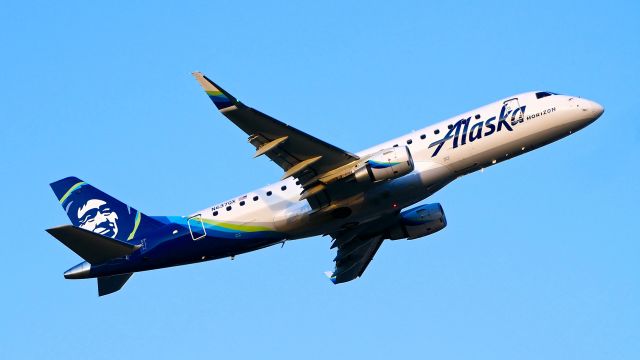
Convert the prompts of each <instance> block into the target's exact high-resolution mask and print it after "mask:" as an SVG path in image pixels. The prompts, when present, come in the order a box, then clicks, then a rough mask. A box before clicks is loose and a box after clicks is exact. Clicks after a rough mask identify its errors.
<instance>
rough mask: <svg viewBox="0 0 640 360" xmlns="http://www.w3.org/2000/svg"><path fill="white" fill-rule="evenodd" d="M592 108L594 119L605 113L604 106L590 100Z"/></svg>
mask: <svg viewBox="0 0 640 360" xmlns="http://www.w3.org/2000/svg"><path fill="white" fill-rule="evenodd" d="M590 103H591V104H590V106H589V107H590V110H591V113H592V114H593V120H595V119H597V118H599V117H600V116H601V115H602V114H603V113H604V106H602V105H600V104H598V103H597V102H595V101H590Z"/></svg>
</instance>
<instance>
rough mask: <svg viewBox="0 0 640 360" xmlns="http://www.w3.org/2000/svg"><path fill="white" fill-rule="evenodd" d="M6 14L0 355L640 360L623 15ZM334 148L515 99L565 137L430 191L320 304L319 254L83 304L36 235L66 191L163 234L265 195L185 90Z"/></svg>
mask: <svg viewBox="0 0 640 360" xmlns="http://www.w3.org/2000/svg"><path fill="white" fill-rule="evenodd" d="M429 3H430V2H425V1H415V2H404V1H397V2H391V3H390V2H379V3H372V2H364V1H363V2H349V3H345V2H339V1H323V2H316V3H313V4H296V5H297V6H291V5H290V4H289V3H287V2H274V3H272V2H269V3H265V2H244V1H234V2H221V3H218V2H213V1H201V2H187V1H182V2H179V3H177V4H168V3H167V4H163V3H158V2H142V1H140V2H127V3H125V4H120V5H115V4H113V3H110V2H109V3H107V2H104V3H96V2H79V1H78V2H64V5H63V4H62V3H52V2H44V1H43V2H31V1H17V2H6V3H5V4H4V5H3V10H2V11H1V12H0V30H1V32H0V33H1V34H2V35H0V36H1V39H2V42H1V44H2V56H1V57H0V81H1V83H2V87H0V121H2V131H1V132H0V161H1V162H2V167H1V169H2V170H1V171H2V176H1V180H0V185H1V188H2V189H3V191H2V197H3V202H2V205H1V206H0V211H1V212H0V218H1V219H2V229H3V236H2V244H3V245H2V247H3V251H2V254H4V256H3V259H2V265H1V268H0V269H1V270H2V274H3V275H4V276H3V288H4V291H3V292H2V294H3V296H2V297H0V308H1V309H2V310H1V312H0V314H1V315H2V321H1V322H0V323H1V324H2V325H0V357H2V358H7V359H9V358H24V359H36V358H43V357H44V358H59V357H62V356H65V357H66V358H80V357H89V358H94V359H113V358H124V357H131V358H133V357H138V358H140V357H142V358H151V357H153V358H155V359H173V358H177V357H180V358H193V357H204V356H209V357H215V358H229V357H233V358H258V357H260V358H265V357H270V358H271V357H277V358H279V359H298V358H310V359H326V358H335V357H338V358H346V357H351V358H367V359H388V358H391V357H393V358H398V357H399V358H434V359H436V358H446V359H469V358H473V359H513V358H516V359H581V360H584V359H602V358H607V359H631V358H639V357H640V307H639V306H638V304H640V265H639V261H638V258H639V255H640V243H639V241H638V235H637V230H636V228H637V224H638V214H639V211H638V202H639V201H640V185H639V184H640V182H639V180H640V179H639V178H640V170H638V158H639V155H640V153H639V150H638V148H639V145H640V126H639V125H638V119H637V114H636V111H635V110H636V108H637V103H638V96H639V95H640V91H639V90H640V86H639V85H638V84H640V72H639V71H638V58H640V42H639V41H638V34H640V22H638V20H637V18H638V15H640V7H639V5H638V3H637V2H634V1H626V2H625V1H607V2H596V3H592V4H590V3H589V2H583V1H580V2H578V1H575V2H570V1H569V2H558V1H535V2H507V1H505V2H466V1H464V2H457V3H451V4H449V3H446V2H435V4H429ZM195 70H199V71H203V72H204V73H205V74H207V75H208V76H209V77H211V78H212V79H214V80H215V81H217V82H219V83H220V84H221V85H222V86H224V87H225V88H226V89H227V90H229V91H230V92H231V93H232V94H234V95H235V96H236V97H238V98H239V99H241V100H242V101H243V102H245V103H247V104H249V105H251V106H253V107H255V108H258V109H260V110H262V111H264V112H266V113H268V114H270V115H272V116H274V117H276V118H279V119H281V120H283V121H285V122H287V123H289V124H291V125H293V126H296V127H297V128H299V129H302V130H304V131H307V132H310V133H312V134H314V135H315V136H317V137H319V138H322V139H324V140H326V141H329V142H331V143H333V144H336V145H337V146H340V147H343V148H345V149H347V150H350V151H354V152H355V151H358V150H361V149H364V148H367V147H369V146H371V145H373V144H376V143H379V142H382V141H384V140H385V139H387V138H390V137H392V136H397V135H401V134H403V133H406V132H408V131H411V130H413V129H418V128H421V127H423V126H426V125H428V124H430V123H433V122H436V121H438V120H442V119H444V118H447V117H449V116H453V115H456V114H458V113H461V112H463V111H466V110H469V109H472V108H474V107H477V106H480V105H483V104H485V103H488V102H491V101H494V100H497V99H499V98H502V97H505V96H508V95H511V94H514V93H518V92H523V91H529V90H534V89H544V90H551V91H556V92H560V93H565V94H573V95H579V96H583V97H586V98H589V99H593V100H595V101H598V102H599V103H602V104H603V105H604V106H605V107H606V112H605V114H604V115H603V117H602V118H601V119H600V120H598V121H597V122H595V123H594V124H592V125H591V126H589V127H588V128H586V129H585V130H583V131H581V132H579V133H577V134H575V135H573V136H570V137H568V138H566V139H563V140H561V141H559V142H557V143H554V144H551V145H549V146H547V147H545V148H542V149H539V150H537V151H534V152H532V153H529V154H526V155H524V156H521V157H519V158H516V159H513V160H511V161H508V162H506V163H502V164H500V165H498V166H495V167H492V168H489V169H487V170H486V171H485V172H484V173H476V174H472V175H469V176H466V177H464V178H462V179H459V180H457V181H456V182H454V183H452V184H451V185H449V186H448V187H447V188H445V189H444V190H442V191H441V192H439V193H437V194H435V195H434V196H433V197H432V198H431V199H429V201H437V202H441V203H442V204H443V206H444V209H445V212H446V213H447V218H448V222H449V225H448V227H447V228H446V229H445V230H443V231H442V232H439V233H437V234H435V235H434V236H431V237H428V238H424V239H421V240H416V241H397V242H386V243H385V244H384V245H383V246H382V248H381V250H380V251H379V253H378V256H377V257H376V258H375V260H374V261H373V262H372V264H371V266H370V267H369V269H368V270H367V272H366V273H365V276H364V277H363V278H361V279H359V280H357V281H354V282H351V283H348V284H343V285H340V286H333V285H332V284H331V283H330V282H329V281H328V280H327V279H326V278H325V277H324V275H323V271H325V270H329V269H331V268H332V262H331V260H332V259H333V256H334V255H333V253H332V252H331V251H330V250H329V240H328V239H327V238H312V239H308V240H303V241H297V242H291V243H287V244H286V245H285V246H284V248H282V249H281V248H280V247H272V248H268V249H265V250H261V251H258V252H254V253H250V254H246V255H242V256H238V257H237V258H236V259H235V260H234V261H231V260H226V259H225V260H218V261H213V262H208V263H204V264H198V265H191V266H185V267H178V268H171V269H164V270H159V271H153V272H147V273H139V274H135V275H134V276H133V278H132V279H131V280H130V281H129V283H127V285H126V286H125V288H124V289H123V291H121V292H119V293H116V294H114V295H111V296H108V297H104V298H98V297H97V290H96V285H95V281H93V280H87V281H67V280H64V279H63V277H62V272H63V271H64V270H66V269H67V268H69V267H70V266H72V265H75V264H76V263H78V262H79V261H80V259H79V258H78V257H77V256H76V255H75V254H73V253H72V252H71V251H69V250H68V249H66V248H65V247H64V246H63V245H61V244H60V243H58V242H57V241H56V240H55V239H53V238H51V237H50V236H49V235H48V234H46V233H45V232H44V229H46V228H49V227H52V226H56V225H60V224H64V223H67V222H68V220H67V219H66V217H65V214H64V212H63V211H62V210H61V209H60V208H59V206H58V203H57V202H56V201H55V197H54V195H53V193H52V192H51V190H50V188H49V186H48V184H49V183H50V182H51V181H54V180H57V179H59V178H62V177H66V176H69V175H74V176H78V177H80V178H82V179H84V180H86V181H88V182H91V183H92V184H93V185H95V186H97V187H99V188H101V189H103V190H104V191H106V192H108V193H110V194H111V195H113V196H115V197H117V198H119V199H122V200H123V201H125V202H127V203H129V204H131V205H132V206H135V207H137V208H139V209H141V210H143V211H145V212H146V213H149V214H157V215H165V214H166V215H183V214H187V213H189V212H191V211H194V210H196V209H200V208H204V207H206V206H208V205H211V204H213V203H216V202H218V201H221V200H224V199H226V198H230V197H233V196H235V195H237V194H241V193H243V192H244V191H247V190H250V189H253V188H257V187H260V186H263V185H265V184H267V183H270V182H275V181H277V179H278V178H279V177H280V175H281V173H280V169H279V168H278V167H276V166H274V165H273V164H271V163H269V162H268V161H267V160H265V159H262V158H261V159H252V157H251V155H252V154H253V149H252V147H251V146H250V145H249V144H248V143H247V142H246V136H245V134H244V133H242V132H241V131H240V130H238V129H236V128H235V127H234V126H233V125H232V124H231V123H230V122H228V121H227V120H226V119H225V118H224V117H222V116H221V115H219V114H218V113H217V112H216V111H214V107H213V105H212V104H211V102H210V101H209V100H208V99H207V98H206V96H205V95H204V94H203V93H202V90H201V89H200V87H199V86H198V84H197V83H196V82H195V80H194V79H193V78H192V77H191V75H190V73H191V72H192V71H195Z"/></svg>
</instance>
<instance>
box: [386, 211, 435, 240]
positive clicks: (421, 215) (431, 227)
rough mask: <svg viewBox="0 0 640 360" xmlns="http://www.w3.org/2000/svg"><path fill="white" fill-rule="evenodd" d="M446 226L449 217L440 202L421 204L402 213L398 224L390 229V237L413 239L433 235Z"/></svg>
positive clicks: (393, 238) (394, 238)
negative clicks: (446, 216) (445, 214)
mask: <svg viewBox="0 0 640 360" xmlns="http://www.w3.org/2000/svg"><path fill="white" fill-rule="evenodd" d="M445 226H447V219H446V218H445V216H444V210H442V206H441V205H440V204H438V203H435V204H426V205H420V206H417V207H415V208H413V209H409V210H405V211H403V212H401V213H400V219H399V222H398V224H397V225H395V226H394V227H392V228H391V229H390V230H389V239H391V240H399V239H407V240H413V239H417V238H420V237H423V236H427V235H431V234H433V233H435V232H437V231H440V230H442V229H444V227H445Z"/></svg>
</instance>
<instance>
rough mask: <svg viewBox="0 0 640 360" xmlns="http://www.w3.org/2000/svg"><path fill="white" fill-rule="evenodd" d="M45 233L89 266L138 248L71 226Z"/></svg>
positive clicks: (49, 230)
mask: <svg viewBox="0 0 640 360" xmlns="http://www.w3.org/2000/svg"><path fill="white" fill-rule="evenodd" d="M47 232H48V233H49V234H51V235H52V236H53V237H54V238H56V239H58V240H59V241H60V242H61V243H63V244H64V245H65V246H66V247H68V248H69V249H71V250H73V252H75V253H76V254H78V255H80V257H81V258H83V259H85V260H86V261H88V262H89V263H91V264H100V263H103V262H105V261H107V260H111V259H115V258H119V257H123V256H126V255H129V254H131V253H133V252H134V251H136V250H138V249H139V248H140V245H133V244H130V243H126V242H124V241H120V240H116V239H112V238H108V237H105V236H102V235H99V234H96V233H94V232H91V231H88V230H85V229H81V228H78V227H75V226H73V225H63V226H58V227H55V228H51V229H47Z"/></svg>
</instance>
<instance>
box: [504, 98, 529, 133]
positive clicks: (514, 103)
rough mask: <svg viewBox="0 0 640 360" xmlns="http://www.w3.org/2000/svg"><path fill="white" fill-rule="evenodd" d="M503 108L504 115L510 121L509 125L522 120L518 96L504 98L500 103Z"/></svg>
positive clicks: (522, 115)
mask: <svg viewBox="0 0 640 360" xmlns="http://www.w3.org/2000/svg"><path fill="white" fill-rule="evenodd" d="M502 107H503V108H504V115H503V116H504V117H505V118H507V120H508V121H510V122H511V126H514V125H516V124H518V123H522V122H524V114H523V113H522V109H521V108H520V102H519V101H518V98H513V99H509V100H505V101H504V103H503V104H502Z"/></svg>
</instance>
